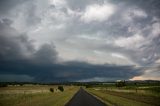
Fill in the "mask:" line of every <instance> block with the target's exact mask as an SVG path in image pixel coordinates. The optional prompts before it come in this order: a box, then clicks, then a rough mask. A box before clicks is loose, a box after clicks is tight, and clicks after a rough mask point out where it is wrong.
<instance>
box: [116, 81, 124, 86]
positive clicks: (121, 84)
mask: <svg viewBox="0 0 160 106" xmlns="http://www.w3.org/2000/svg"><path fill="white" fill-rule="evenodd" d="M123 86H126V82H125V80H118V81H117V82H116V87H123Z"/></svg>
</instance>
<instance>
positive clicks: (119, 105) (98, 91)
mask: <svg viewBox="0 0 160 106" xmlns="http://www.w3.org/2000/svg"><path fill="white" fill-rule="evenodd" d="M87 91H88V92H90V93H91V94H93V95H95V96H97V97H99V98H100V99H102V100H103V101H104V102H105V103H106V104H108V105H109V106H160V102H159V100H160V87H159V86H138V87H135V86H125V87H115V86H109V87H91V88H87Z"/></svg>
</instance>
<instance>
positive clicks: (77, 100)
mask: <svg viewBox="0 0 160 106" xmlns="http://www.w3.org/2000/svg"><path fill="white" fill-rule="evenodd" d="M65 106H106V105H105V104H104V103H103V102H101V101H100V100H98V99H97V98H95V97H94V96H92V95H91V94H89V93H88V92H86V91H85V90H84V89H82V88H80V90H79V91H78V92H77V93H76V94H75V95H74V96H73V98H72V99H71V100H70V101H69V102H68V103H67V104H66V105H65Z"/></svg>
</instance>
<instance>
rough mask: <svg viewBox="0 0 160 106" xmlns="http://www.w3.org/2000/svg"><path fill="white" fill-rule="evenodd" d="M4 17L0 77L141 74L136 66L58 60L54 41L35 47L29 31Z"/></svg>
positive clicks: (126, 76) (0, 24)
mask: <svg viewBox="0 0 160 106" xmlns="http://www.w3.org/2000/svg"><path fill="white" fill-rule="evenodd" d="M5 20H8V19H5ZM5 20H2V21H1V22H0V32H1V34H0V74H1V79H0V80H1V81H4V80H5V79H8V80H6V81H9V79H11V80H12V81H13V80H16V81H27V80H28V81H31V80H32V81H41V82H47V81H78V80H83V79H92V78H95V77H103V78H112V80H113V79H114V80H116V79H121V78H123V79H129V78H132V77H133V76H135V75H140V74H142V72H141V71H139V70H140V69H137V68H135V67H134V66H116V65H107V64H104V65H93V64H89V63H86V62H76V61H71V62H63V63H58V62H57V55H58V54H57V52H56V51H55V47H54V46H53V44H44V45H42V46H41V47H40V48H39V49H38V50H35V48H34V46H33V44H32V41H30V40H29V39H28V38H27V35H19V33H18V32H17V31H16V30H15V29H14V28H12V27H10V25H9V24H8V21H9V20H8V21H7V22H6V21H5ZM7 75H8V76H7ZM9 77H10V78H9ZM12 77H14V78H12ZM22 78H23V80H22ZM25 78H26V79H25ZM18 79H19V80H18Z"/></svg>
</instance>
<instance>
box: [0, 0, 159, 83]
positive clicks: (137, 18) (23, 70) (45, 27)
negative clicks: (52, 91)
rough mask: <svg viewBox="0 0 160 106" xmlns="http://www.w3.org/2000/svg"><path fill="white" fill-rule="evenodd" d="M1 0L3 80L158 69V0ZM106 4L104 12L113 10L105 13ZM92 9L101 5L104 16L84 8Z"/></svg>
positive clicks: (111, 76) (106, 76)
mask: <svg viewBox="0 0 160 106" xmlns="http://www.w3.org/2000/svg"><path fill="white" fill-rule="evenodd" d="M0 2H1V3H0V5H1V6H0V14H1V15H0V32H1V34H0V61H1V64H0V74H1V75H3V78H4V76H6V77H7V75H10V76H13V77H15V76H16V75H21V76H27V77H26V79H27V78H28V79H30V80H31V79H32V78H33V79H34V80H37V81H52V80H54V81H58V80H74V81H75V80H76V81H78V80H90V79H101V80H105V79H106V80H109V79H112V80H113V79H121V78H124V79H131V78H133V77H135V76H140V75H143V74H144V73H147V71H146V70H151V71H150V73H151V72H155V71H154V70H159V68H158V67H157V66H155V64H157V63H156V62H157V61H159V59H160V46H159V45H160V40H159V39H160V32H159V28H160V17H159V12H160V9H159V3H160V2H159V1H158V0H148V1H144V0H140V1H132V0H128V1H125V0H122V1H118V0H115V1H112V0H108V1H104V0H98V1H97V0H81V1H74V0H66V1H63V0H61V1H59V0H54V2H51V1H50V0H46V1H41V0H34V1H30V0H29V1H26V0H25V1H24V0H16V1H11V0H5V1H4V0H2V1H0ZM108 6H111V8H108V10H107V12H108V11H112V12H113V14H110V13H107V12H106V11H105V9H106V8H107V7H108ZM91 7H92V9H93V10H94V11H96V9H94V8H99V9H101V10H102V11H103V9H104V12H105V14H109V15H106V16H103V14H104V13H102V14H101V13H100V12H102V11H96V12H97V13H96V14H99V15H98V17H97V16H96V17H95V15H93V14H92V11H91V10H89V9H88V8H91ZM94 13H95V12H94ZM85 14H90V15H89V18H88V17H85V18H87V20H89V19H90V20H89V21H86V20H85V19H84V17H83V16H84V15H85ZM101 15H102V17H105V18H101ZM82 17H83V18H82ZM51 42H53V43H51ZM79 61H81V62H79ZM111 64H112V65H111ZM113 64H114V65H113ZM122 65H123V66H122ZM136 66H140V67H143V68H135V67H136ZM145 66H151V67H155V68H154V69H153V68H144V67H145ZM118 70H119V71H118ZM155 73H158V71H156V72H155ZM150 75H151V76H154V75H152V74H150ZM157 75H159V74H157ZM147 77H149V74H147V75H146V79H147ZM17 78H18V77H17ZM19 78H21V77H19ZM33 79H32V80H33ZM16 80H17V79H16Z"/></svg>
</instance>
